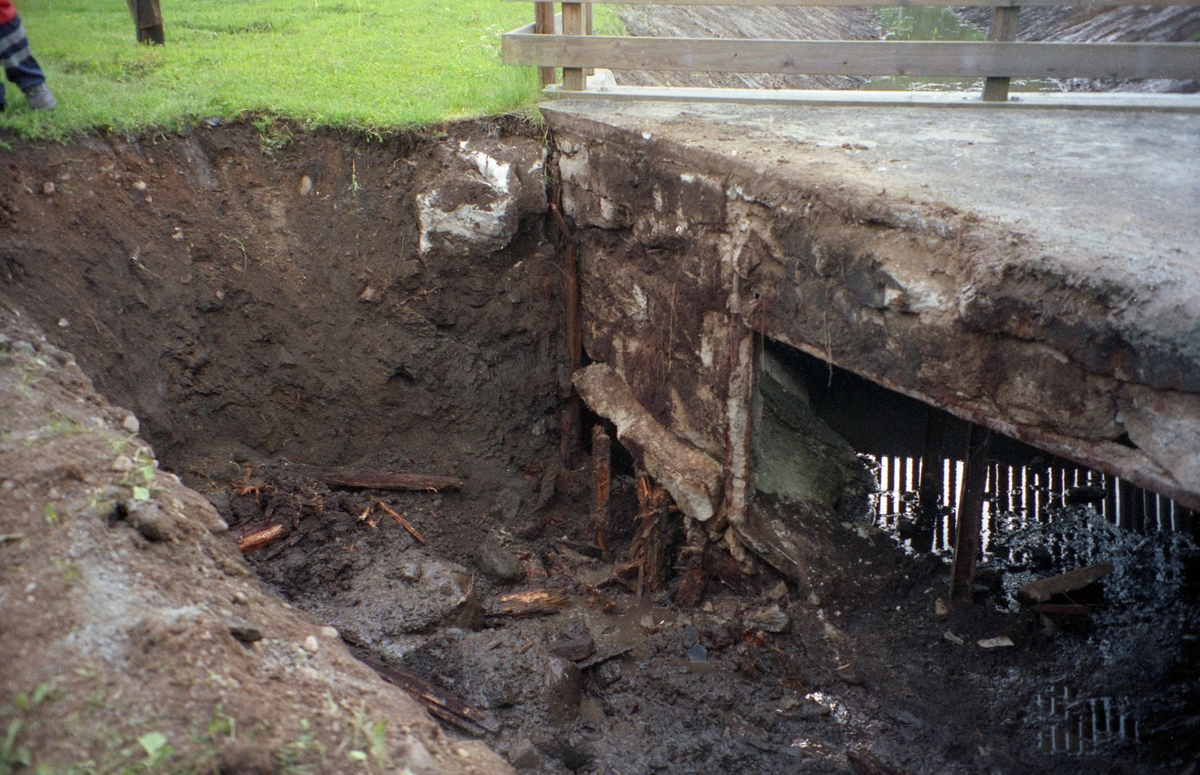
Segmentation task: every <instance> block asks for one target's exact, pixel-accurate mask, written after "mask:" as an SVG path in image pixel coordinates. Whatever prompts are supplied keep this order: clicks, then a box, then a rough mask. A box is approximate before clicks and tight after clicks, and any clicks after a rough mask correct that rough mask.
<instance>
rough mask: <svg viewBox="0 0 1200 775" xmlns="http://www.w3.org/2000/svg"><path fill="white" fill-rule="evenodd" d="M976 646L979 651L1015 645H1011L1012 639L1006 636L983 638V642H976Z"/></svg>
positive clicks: (1013, 644)
mask: <svg viewBox="0 0 1200 775" xmlns="http://www.w3.org/2000/svg"><path fill="white" fill-rule="evenodd" d="M978 645H979V648H981V649H1000V648H1005V647H1007V646H1015V645H1017V644H1015V643H1013V639H1012V638H1010V637H1008V636H1007V635H1000V636H997V637H995V638H984V639H983V640H981V641H978Z"/></svg>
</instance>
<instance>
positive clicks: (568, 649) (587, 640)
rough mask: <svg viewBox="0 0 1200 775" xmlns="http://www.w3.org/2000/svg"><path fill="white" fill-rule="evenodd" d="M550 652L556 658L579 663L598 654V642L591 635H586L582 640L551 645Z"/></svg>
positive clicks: (564, 641)
mask: <svg viewBox="0 0 1200 775" xmlns="http://www.w3.org/2000/svg"><path fill="white" fill-rule="evenodd" d="M548 650H549V652H550V653H551V654H553V655H554V656H556V657H562V658H563V659H569V660H571V661H572V662H579V661H581V660H584V659H587V658H588V657H590V656H591V655H592V654H595V653H596V641H594V640H592V636H591V635H585V636H583V637H582V638H572V639H571V640H561V641H557V642H555V643H551V644H550V646H549V649H548Z"/></svg>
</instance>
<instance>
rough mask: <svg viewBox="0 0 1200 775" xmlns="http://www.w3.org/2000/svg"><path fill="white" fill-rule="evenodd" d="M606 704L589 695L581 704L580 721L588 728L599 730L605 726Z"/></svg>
mask: <svg viewBox="0 0 1200 775" xmlns="http://www.w3.org/2000/svg"><path fill="white" fill-rule="evenodd" d="M604 721H605V715H604V706H603V705H602V704H601V703H600V700H598V699H596V698H595V697H587V698H585V699H584V701H583V703H582V704H581V705H580V706H579V723H581V724H582V725H583V726H584V727H586V728H587V729H592V730H598V729H601V728H603V727H604Z"/></svg>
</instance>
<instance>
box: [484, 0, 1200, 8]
mask: <svg viewBox="0 0 1200 775" xmlns="http://www.w3.org/2000/svg"><path fill="white" fill-rule="evenodd" d="M505 2H529V0H505ZM589 2H591V3H593V4H595V3H615V4H620V5H710V6H764V7H777V8H791V7H804V8H900V7H902V8H911V7H918V6H939V7H950V6H954V7H959V6H977V7H987V8H995V7H1012V8H1019V7H1024V6H1066V7H1071V8H1112V7H1116V6H1120V7H1127V6H1139V5H1153V6H1173V5H1179V6H1187V5H1200V0H589Z"/></svg>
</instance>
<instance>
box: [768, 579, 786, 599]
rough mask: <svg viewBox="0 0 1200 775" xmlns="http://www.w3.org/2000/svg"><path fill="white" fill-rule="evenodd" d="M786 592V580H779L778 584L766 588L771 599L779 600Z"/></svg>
mask: <svg viewBox="0 0 1200 775" xmlns="http://www.w3.org/2000/svg"><path fill="white" fill-rule="evenodd" d="M787 593H788V586H787V582H786V581H781V582H779V583H778V584H776V585H775V586H773V587H771V588H770V589H769V590H767V597H768V598H770V599H771V600H776V601H779V600H783V599H784V598H785V597H787Z"/></svg>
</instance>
